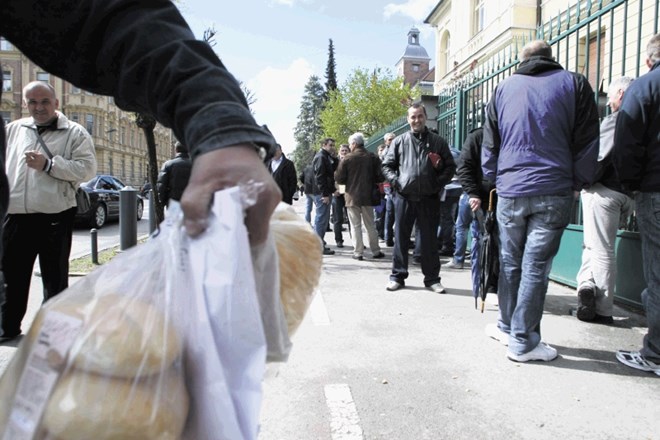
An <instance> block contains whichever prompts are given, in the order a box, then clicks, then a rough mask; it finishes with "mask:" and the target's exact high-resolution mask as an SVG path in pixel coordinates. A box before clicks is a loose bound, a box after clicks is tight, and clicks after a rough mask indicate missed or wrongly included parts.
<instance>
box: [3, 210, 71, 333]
mask: <svg viewBox="0 0 660 440" xmlns="http://www.w3.org/2000/svg"><path fill="white" fill-rule="evenodd" d="M75 213H76V208H75V207H74V208H71V209H67V210H66V211H62V212H60V213H56V214H9V215H7V217H6V218H5V224H4V229H3V234H2V241H3V246H4V255H3V256H2V269H3V272H4V275H5V282H6V283H7V287H6V289H5V295H4V298H0V313H1V317H0V325H1V326H2V336H14V335H17V334H19V333H20V332H21V321H22V320H23V317H24V316H25V312H26V311H27V303H28V296H29V293H30V281H31V279H32V269H33V268H34V262H35V260H36V259H37V256H39V268H40V271H41V279H42V283H43V289H44V290H43V292H44V293H43V294H44V302H45V301H46V300H48V299H50V298H52V297H53V296H55V295H57V294H58V293H60V292H61V291H63V290H64V289H66V288H67V287H69V256H70V254H71V240H72V236H73V220H74V216H75Z"/></svg>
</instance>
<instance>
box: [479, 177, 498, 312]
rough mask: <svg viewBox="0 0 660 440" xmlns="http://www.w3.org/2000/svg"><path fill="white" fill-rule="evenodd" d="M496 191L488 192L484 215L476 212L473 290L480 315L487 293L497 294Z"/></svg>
mask: <svg viewBox="0 0 660 440" xmlns="http://www.w3.org/2000/svg"><path fill="white" fill-rule="evenodd" d="M496 201H497V194H496V190H495V189H492V190H491V191H490V197H489V200H488V209H487V210H486V215H485V216H484V214H483V212H482V211H481V210H480V209H479V210H477V212H476V217H477V221H478V222H479V259H478V261H479V284H478V286H477V289H475V290H474V308H475V309H476V308H477V298H479V297H481V313H483V312H484V304H485V302H486V295H487V294H488V292H497V279H498V277H499V272H500V257H499V240H498V234H497V219H496V217H495V205H496V204H497V203H496Z"/></svg>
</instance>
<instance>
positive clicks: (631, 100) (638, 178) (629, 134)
mask: <svg viewBox="0 0 660 440" xmlns="http://www.w3.org/2000/svg"><path fill="white" fill-rule="evenodd" d="M633 85H634V83H633ZM633 85H631V87H629V88H628V90H627V91H626V93H625V94H624V95H623V102H622V103H621V108H619V116H618V118H617V120H616V128H615V130H614V149H613V151H612V163H613V164H614V168H615V170H616V173H617V175H618V176H619V181H620V182H621V185H622V186H623V188H624V189H626V190H629V191H637V190H639V188H640V184H641V182H642V178H643V177H644V170H645V167H646V165H647V161H648V156H647V155H648V151H647V143H648V138H647V136H648V133H647V131H648V124H650V123H651V122H652V120H651V119H649V117H648V116H647V115H648V114H650V113H651V112H650V111H649V107H650V106H651V103H652V101H651V100H650V99H648V98H646V97H644V96H643V94H642V93H639V92H638V90H637V89H636V88H634V87H633Z"/></svg>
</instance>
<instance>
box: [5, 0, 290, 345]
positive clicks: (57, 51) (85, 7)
mask: <svg viewBox="0 0 660 440" xmlns="http://www.w3.org/2000/svg"><path fill="white" fill-rule="evenodd" d="M0 34H1V35H2V36H3V37H5V38H6V39H7V40H8V41H10V42H11V43H12V44H13V45H14V46H16V47H17V48H18V49H19V50H20V51H21V52H23V53H24V54H25V55H26V56H27V57H29V58H30V59H31V60H32V61H34V62H35V63H36V64H38V65H39V66H41V67H43V68H45V69H46V70H48V71H49V72H50V73H52V74H53V75H56V76H58V77H60V78H62V79H64V80H66V81H68V82H70V83H72V84H74V85H75V86H77V87H80V88H82V89H85V90H88V91H90V92H93V93H96V94H99V95H108V96H113V97H114V99H115V102H116V103H117V105H118V106H119V107H120V108H122V109H124V110H126V111H133V112H144V113H148V114H151V115H153V116H154V117H155V118H156V120H157V121H158V122H160V123H161V124H163V125H164V126H166V127H171V128H172V130H173V131H174V134H175V136H176V137H177V138H178V139H180V140H181V142H183V143H184V144H185V145H188V146H189V147H190V149H191V153H192V159H193V168H192V173H191V177H190V181H189V184H188V187H187V188H186V191H185V192H184V194H183V196H182V198H181V206H182V209H183V212H184V226H185V228H186V230H187V231H188V233H189V234H190V235H192V236H197V235H199V234H201V233H202V232H203V231H204V230H205V229H206V227H207V225H208V214H209V206H210V205H211V200H212V198H213V194H214V193H215V192H216V191H218V190H221V189H223V188H228V187H233V186H236V185H237V184H238V183H239V182H248V181H254V182H257V183H261V184H262V187H261V191H259V193H258V195H257V202H256V203H255V204H254V206H252V207H251V208H249V209H247V210H246V218H245V224H246V226H247V229H248V232H249V234H250V242H251V243H252V244H253V245H254V244H260V243H263V242H264V241H265V240H266V238H267V237H268V229H269V222H270V217H271V214H272V212H273V211H274V210H275V207H276V206H277V204H278V203H279V201H280V199H281V194H280V190H279V188H278V187H277V185H276V184H275V182H274V181H273V179H272V177H271V176H270V174H269V173H268V170H267V169H266V167H265V166H264V165H263V159H264V157H263V155H265V154H266V153H267V151H268V150H271V149H272V148H273V147H274V144H275V140H274V139H273V137H272V135H271V134H270V133H268V132H267V131H266V130H265V129H264V128H262V127H261V126H259V125H258V124H257V123H256V122H255V120H254V118H253V117H252V114H251V113H250V110H249V108H248V105H247V102H246V101H245V97H244V95H243V92H242V91H241V88H240V86H239V84H238V82H237V81H236V79H235V78H234V77H233V76H232V75H231V74H230V73H229V72H228V71H227V69H226V68H225V66H224V65H223V64H222V62H220V59H219V58H218V56H217V55H216V54H215V53H214V52H213V49H212V48H211V47H210V46H209V45H208V44H207V43H205V42H203V41H200V40H198V39H197V38H195V35H194V34H193V33H192V31H191V30H190V28H189V26H188V24H187V23H186V22H185V20H184V19H183V17H182V16H181V14H180V13H179V11H178V9H177V8H176V6H175V5H174V4H173V3H172V2H169V1H150V2H135V1H132V0H113V1H106V0H77V1H76V0H51V1H48V2H42V1H38V0H6V1H4V2H3V4H2V13H1V14H0ZM0 145H1V148H2V150H1V152H0V153H1V154H0V218H4V215H5V213H6V210H7V201H8V185H7V178H6V175H5V173H4V170H5V164H4V146H5V138H4V130H0ZM200 157H203V159H202V160H198V159H199V158H200ZM1 302H2V299H1V298H0V303H1ZM9 336H13V335H9ZM2 337H4V335H0V339H2Z"/></svg>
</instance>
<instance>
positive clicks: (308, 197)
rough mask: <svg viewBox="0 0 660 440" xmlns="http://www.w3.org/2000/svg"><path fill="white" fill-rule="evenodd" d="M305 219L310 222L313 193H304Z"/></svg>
mask: <svg viewBox="0 0 660 440" xmlns="http://www.w3.org/2000/svg"><path fill="white" fill-rule="evenodd" d="M305 198H306V204H305V220H306V221H307V223H309V224H310V225H311V224H312V208H313V207H314V195H313V194H307V193H305Z"/></svg>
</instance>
